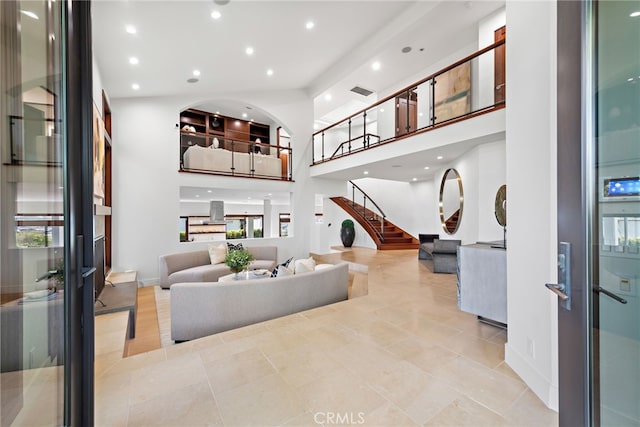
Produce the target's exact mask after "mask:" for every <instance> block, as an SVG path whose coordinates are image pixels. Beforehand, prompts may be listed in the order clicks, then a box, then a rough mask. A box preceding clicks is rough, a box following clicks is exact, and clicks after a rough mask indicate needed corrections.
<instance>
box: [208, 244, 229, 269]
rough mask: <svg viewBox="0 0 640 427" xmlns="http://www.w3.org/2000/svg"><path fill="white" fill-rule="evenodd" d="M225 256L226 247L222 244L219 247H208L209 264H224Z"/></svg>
mask: <svg viewBox="0 0 640 427" xmlns="http://www.w3.org/2000/svg"><path fill="white" fill-rule="evenodd" d="M226 256H227V247H226V246H225V245H224V243H221V244H219V245H209V259H210V260H211V264H220V263H223V262H224V259H225V257H226Z"/></svg>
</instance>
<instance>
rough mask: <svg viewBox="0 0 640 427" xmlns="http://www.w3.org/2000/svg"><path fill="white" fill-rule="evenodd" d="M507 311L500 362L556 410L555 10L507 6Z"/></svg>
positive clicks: (551, 5) (548, 5)
mask: <svg viewBox="0 0 640 427" xmlns="http://www.w3.org/2000/svg"><path fill="white" fill-rule="evenodd" d="M506 12H507V31H508V43H507V88H508V90H507V106H508V107H507V115H506V118H507V122H506V124H507V224H508V228H507V233H508V235H507V241H508V250H507V283H508V295H507V298H508V299H507V310H508V322H509V329H508V342H507V344H506V346H505V360H506V362H507V363H508V364H509V366H511V368H513V370H514V371H515V372H516V373H517V374H518V375H520V377H522V379H524V381H525V382H526V383H527V385H528V386H529V387H530V388H531V390H533V391H534V392H535V393H536V394H537V395H538V396H539V397H540V398H541V399H542V401H543V402H545V403H546V404H547V405H548V406H549V407H551V408H554V409H557V407H558V378H557V369H558V360H557V357H558V356H557V328H558V322H557V316H558V313H557V297H556V296H555V295H553V294H552V293H551V292H549V291H548V290H547V289H546V288H545V287H544V284H545V283H546V282H555V281H556V256H557V249H556V248H557V238H556V232H557V227H556V220H557V214H556V208H557V203H556V197H557V191H556V119H555V117H556V102H557V100H556V90H555V88H556V59H555V58H556V3H555V2H542V1H523V2H519V1H517V2H516V1H514V2H507V8H506Z"/></svg>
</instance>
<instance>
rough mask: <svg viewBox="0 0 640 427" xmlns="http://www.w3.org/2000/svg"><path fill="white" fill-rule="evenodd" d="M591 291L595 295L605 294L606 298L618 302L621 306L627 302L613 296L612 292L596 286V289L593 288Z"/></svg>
mask: <svg viewBox="0 0 640 427" xmlns="http://www.w3.org/2000/svg"><path fill="white" fill-rule="evenodd" d="M593 291H594V292H595V293H597V294H600V293H603V294H605V295H606V296H608V297H609V298H612V299H614V300H616V301H618V302H619V303H621V304H626V303H627V302H628V301H627V300H626V299H624V298H622V297H620V296H618V295H616V294H614V293H613V292H611V291H608V290H606V289H605V288H603V287H602V286H596V287H594V288H593Z"/></svg>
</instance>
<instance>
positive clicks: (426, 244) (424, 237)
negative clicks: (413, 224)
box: [418, 234, 440, 259]
mask: <svg viewBox="0 0 640 427" xmlns="http://www.w3.org/2000/svg"><path fill="white" fill-rule="evenodd" d="M439 238H440V235H439V234H418V239H419V240H420V246H419V248H418V259H431V252H432V251H433V241H434V240H435V239H439Z"/></svg>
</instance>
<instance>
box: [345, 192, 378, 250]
mask: <svg viewBox="0 0 640 427" xmlns="http://www.w3.org/2000/svg"><path fill="white" fill-rule="evenodd" d="M349 184H351V208H352V209H353V210H354V211H355V212H357V213H358V215H360V216H361V217H362V218H363V219H364V220H365V221H366V222H368V223H369V224H370V225H371V227H372V228H373V231H374V232H375V233H376V235H377V236H378V238H379V239H380V241H381V242H384V224H385V220H386V218H387V216H386V215H385V213H384V212H383V210H382V209H380V206H378V204H377V203H376V202H374V201H373V199H372V198H371V197H369V195H368V194H367V193H365V192H364V190H363V189H362V188H360V187H358V186H357V185H356V184H355V183H354V182H353V181H349ZM356 190H357V193H356ZM356 195H357V196H358V197H357V198H358V199H359V198H362V209H361V210H360V209H358V208H357V207H356V204H360V203H359V202H357V201H356V200H357V198H356ZM367 201H368V202H369V205H370V206H372V207H375V209H377V211H378V212H374V211H373V210H372V209H367ZM373 221H379V222H380V229H379V230H378V229H377V227H376V226H374V225H373V224H372V222H373Z"/></svg>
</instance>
